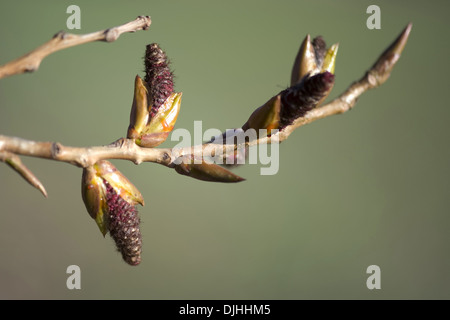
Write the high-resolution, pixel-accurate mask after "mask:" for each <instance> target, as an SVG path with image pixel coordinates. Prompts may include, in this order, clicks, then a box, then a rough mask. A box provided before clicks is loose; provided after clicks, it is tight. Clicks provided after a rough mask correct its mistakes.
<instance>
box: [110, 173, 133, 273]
mask: <svg viewBox="0 0 450 320" xmlns="http://www.w3.org/2000/svg"><path fill="white" fill-rule="evenodd" d="M104 183H105V186H106V201H107V204H108V228H109V233H110V234H111V237H112V238H113V239H114V242H115V243H116V246H117V249H118V251H119V252H120V253H121V254H122V258H123V260H124V261H125V262H126V263H128V264H130V265H133V266H135V265H138V264H139V263H140V262H141V252H142V236H141V231H140V228H139V223H140V219H139V215H138V211H137V209H136V207H135V206H134V205H131V204H130V203H128V202H127V201H126V200H124V199H123V198H122V197H120V196H119V195H118V194H117V193H116V191H115V190H114V188H113V187H112V186H111V185H110V184H109V183H108V181H106V180H104Z"/></svg>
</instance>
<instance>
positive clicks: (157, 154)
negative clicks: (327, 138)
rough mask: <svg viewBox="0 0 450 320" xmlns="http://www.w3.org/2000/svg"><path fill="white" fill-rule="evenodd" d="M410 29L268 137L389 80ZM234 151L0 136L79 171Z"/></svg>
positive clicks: (284, 134) (283, 135)
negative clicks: (342, 86)
mask: <svg viewBox="0 0 450 320" xmlns="http://www.w3.org/2000/svg"><path fill="white" fill-rule="evenodd" d="M411 27H412V24H408V26H407V27H406V28H405V29H404V30H403V31H402V33H401V34H400V35H399V37H398V38H397V39H396V40H395V41H394V42H393V43H392V44H391V45H390V46H389V47H388V49H386V51H385V52H383V53H382V54H381V56H380V57H379V58H378V60H377V62H376V63H375V64H374V65H373V66H372V68H371V69H370V70H369V71H367V72H366V74H365V75H364V76H363V77H362V78H361V79H360V80H359V81H356V82H354V83H353V84H352V85H351V86H350V87H349V88H348V89H347V90H346V91H345V92H344V93H343V94H341V95H340V96H339V97H338V98H336V99H335V100H333V101H331V102H330V103H328V104H326V105H324V106H322V107H319V108H316V109H312V110H310V111H308V112H307V113H306V114H305V115H304V116H303V117H301V118H298V119H297V120H296V121H294V123H293V124H291V125H289V126H287V127H285V128H284V129H283V130H282V131H280V132H278V133H277V134H276V135H273V136H272V137H273V138H275V139H276V140H278V141H280V142H281V141H283V140H285V139H287V138H288V137H289V135H290V134H291V133H292V132H293V131H294V130H295V129H297V128H298V127H300V126H303V125H305V124H308V123H310V122H313V121H315V120H319V119H322V118H325V117H328V116H331V115H334V114H339V113H343V112H345V111H347V110H349V109H351V108H352V107H353V106H354V105H355V103H356V101H357V99H358V97H359V96H360V95H361V94H363V93H364V92H366V91H367V90H369V89H373V88H375V87H378V86H380V85H381V84H383V83H384V82H385V81H386V80H387V78H388V77H389V76H390V74H391V71H392V68H393V67H394V65H395V63H396V62H397V61H398V59H399V57H400V54H401V52H402V50H403V48H404V47H405V44H406V41H407V40H408V36H409V33H410V31H411ZM274 136H275V137H274ZM270 139H271V138H270V137H264V138H260V139H257V140H254V141H249V142H246V145H247V146H250V145H256V144H264V143H271V140H270ZM238 147H239V146H237V145H235V144H224V145H222V144H213V143H206V144H203V145H202V146H194V147H186V148H182V149H176V150H175V149H162V148H142V147H139V146H137V145H136V144H135V142H134V141H133V140H131V139H119V140H117V141H116V142H114V143H112V144H110V145H107V146H95V147H88V148H77V147H68V146H63V145H61V144H60V143H52V142H38V141H31V140H25V139H21V138H16V137H7V136H1V135H0V152H5V151H6V152H10V153H13V154H17V155H24V156H31V157H38V158H45V159H51V160H56V161H62V162H67V163H70V164H72V165H76V166H79V167H88V166H90V165H93V164H94V163H96V162H97V161H99V160H107V159H123V160H129V161H132V162H134V163H136V164H139V163H141V162H156V163H160V164H162V165H165V166H167V167H173V166H174V161H175V159H176V157H175V152H174V151H177V153H176V154H177V156H186V157H190V156H195V157H201V156H202V154H204V152H205V151H208V154H210V155H211V156H214V155H215V154H216V153H217V152H223V154H230V152H234V150H236V149H237V148H238Z"/></svg>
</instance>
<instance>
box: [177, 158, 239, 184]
mask: <svg viewBox="0 0 450 320" xmlns="http://www.w3.org/2000/svg"><path fill="white" fill-rule="evenodd" d="M185 162H187V163H185ZM175 171H176V172H178V173H179V174H182V175H185V176H188V177H191V178H194V179H198V180H203V181H212V182H241V181H244V180H245V179H244V178H241V177H239V176H238V175H235V174H234V173H232V172H231V171H229V170H227V169H225V168H223V167H221V166H219V165H217V164H214V163H207V162H205V161H203V160H202V162H201V163H194V161H193V158H192V160H190V161H184V162H182V163H180V164H178V165H176V166H175Z"/></svg>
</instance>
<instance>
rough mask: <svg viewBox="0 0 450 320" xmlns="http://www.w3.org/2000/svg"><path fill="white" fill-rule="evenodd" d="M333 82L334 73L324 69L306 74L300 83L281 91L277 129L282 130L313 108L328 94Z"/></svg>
mask: <svg viewBox="0 0 450 320" xmlns="http://www.w3.org/2000/svg"><path fill="white" fill-rule="evenodd" d="M333 83H334V75H333V74H332V73H330V72H328V71H326V72H323V73H318V74H316V75H314V76H312V77H310V76H309V75H306V76H305V77H304V78H303V80H302V81H301V82H300V83H298V84H296V85H295V86H292V87H290V88H287V89H286V90H283V91H281V93H280V94H281V110H280V124H279V129H280V130H282V129H283V128H284V127H286V126H288V125H290V124H292V123H293V122H294V120H295V119H297V118H299V117H303V116H304V115H305V113H306V112H308V111H309V110H311V109H313V108H314V107H315V106H316V105H317V103H319V101H320V100H321V99H322V98H323V97H325V95H327V94H328V92H329V90H330V89H331V87H332V86H333Z"/></svg>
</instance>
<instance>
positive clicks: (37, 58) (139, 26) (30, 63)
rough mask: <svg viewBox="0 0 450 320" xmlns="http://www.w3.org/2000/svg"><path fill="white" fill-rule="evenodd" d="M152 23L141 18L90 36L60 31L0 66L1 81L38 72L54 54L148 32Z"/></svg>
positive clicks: (147, 19) (89, 34) (148, 18)
mask: <svg viewBox="0 0 450 320" xmlns="http://www.w3.org/2000/svg"><path fill="white" fill-rule="evenodd" d="M151 23H152V21H151V19H150V17H149V16H139V17H137V18H136V19H135V20H133V21H130V22H128V23H126V24H123V25H121V26H117V27H113V28H109V29H106V30H102V31H97V32H92V33H88V34H82V35H76V34H70V33H65V32H63V31H60V32H58V33H57V34H55V35H54V36H53V38H52V39H51V40H49V41H48V42H46V43H44V44H43V45H41V46H40V47H38V48H36V49H34V50H33V51H31V52H29V53H27V54H26V55H24V56H22V57H20V58H18V59H15V60H13V61H11V62H8V63H6V64H4V65H2V66H0V79H2V78H5V77H9V76H11V75H14V74H20V73H24V72H33V71H36V70H37V69H38V68H39V65H40V64H41V62H42V60H43V59H44V58H45V57H47V56H48V55H50V54H51V53H53V52H56V51H59V50H62V49H66V48H69V47H73V46H78V45H80V44H84V43H88V42H94V41H105V42H113V41H115V40H117V39H118V38H119V36H120V35H121V34H122V33H125V32H136V31H138V30H147V29H148V28H149V27H150V24H151Z"/></svg>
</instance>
